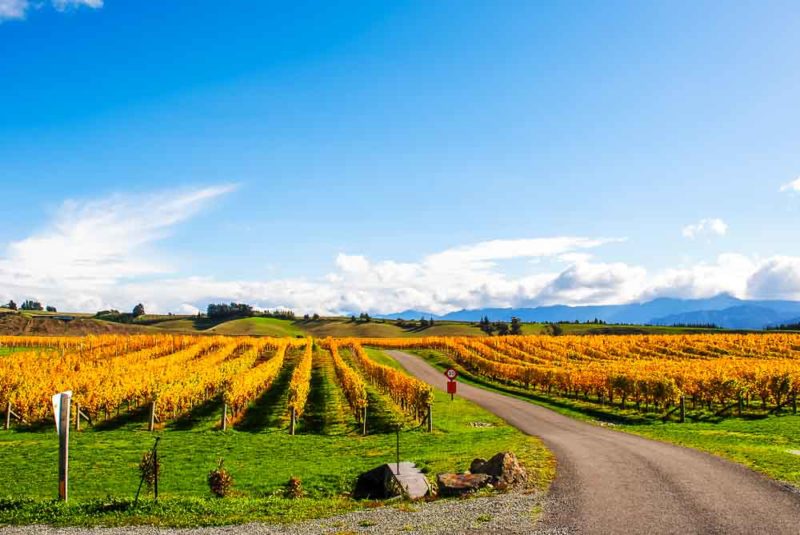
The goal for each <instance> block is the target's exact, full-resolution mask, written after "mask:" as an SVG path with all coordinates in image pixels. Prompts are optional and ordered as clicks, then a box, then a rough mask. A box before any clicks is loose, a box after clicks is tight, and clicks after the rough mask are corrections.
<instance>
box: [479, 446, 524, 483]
mask: <svg viewBox="0 0 800 535" xmlns="http://www.w3.org/2000/svg"><path fill="white" fill-rule="evenodd" d="M480 461H482V459H475V460H474V461H472V465H471V466H470V472H472V473H473V474H486V475H488V476H490V477H491V481H492V483H494V484H495V485H497V486H498V487H500V488H507V487H515V486H518V485H524V484H525V483H526V482H527V481H528V473H527V472H526V471H525V468H524V467H523V466H522V465H521V464H519V460H518V459H517V456H516V455H514V453H513V452H510V451H505V452H502V453H498V454H497V455H495V456H494V457H492V458H491V459H489V460H488V461H485V462H480Z"/></svg>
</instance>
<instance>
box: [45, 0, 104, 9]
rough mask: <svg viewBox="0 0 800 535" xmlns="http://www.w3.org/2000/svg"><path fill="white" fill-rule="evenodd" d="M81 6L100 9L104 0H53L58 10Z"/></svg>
mask: <svg viewBox="0 0 800 535" xmlns="http://www.w3.org/2000/svg"><path fill="white" fill-rule="evenodd" d="M81 6H86V7H90V8H92V9H99V8H101V7H103V0H53V7H54V8H56V9H57V10H58V11H64V10H66V9H69V8H72V7H81Z"/></svg>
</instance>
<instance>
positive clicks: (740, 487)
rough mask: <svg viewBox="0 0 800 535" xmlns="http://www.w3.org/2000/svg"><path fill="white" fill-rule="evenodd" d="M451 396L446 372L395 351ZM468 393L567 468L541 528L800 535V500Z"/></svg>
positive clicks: (640, 442) (770, 486) (660, 448)
mask: <svg viewBox="0 0 800 535" xmlns="http://www.w3.org/2000/svg"><path fill="white" fill-rule="evenodd" d="M388 353H389V354H390V355H391V356H392V357H394V358H395V359H397V361H398V362H400V364H401V365H402V366H403V367H404V368H405V369H406V370H407V371H408V372H409V373H411V374H413V375H415V376H417V377H418V378H420V379H422V380H423V381H425V382H427V383H429V384H430V385H432V386H435V387H437V388H441V389H444V388H445V383H446V379H445V377H444V375H443V374H442V372H441V371H439V370H437V369H435V368H433V367H432V366H430V365H429V364H428V363H426V362H424V361H423V360H422V359H420V358H419V357H417V356H414V355H410V354H408V353H404V352H402V351H388ZM458 395H460V396H462V397H464V398H466V399H468V400H470V401H473V402H475V403H477V404H478V405H480V406H482V407H484V408H485V409H487V410H489V411H491V412H493V413H494V414H496V415H498V416H500V417H501V418H503V419H504V420H506V421H507V422H508V423H510V424H511V425H513V426H515V427H517V428H519V429H520V430H522V431H523V432H525V433H528V434H530V435H535V436H538V437H540V438H541V439H542V440H543V441H544V443H545V445H546V446H547V447H548V448H550V450H551V451H552V452H553V453H554V454H555V456H556V461H557V463H558V465H557V466H558V469H557V475H556V480H555V481H554V483H553V485H552V487H551V489H550V495H549V498H548V503H547V504H546V505H545V510H544V515H543V518H542V522H541V524H540V525H539V526H538V527H539V528H540V529H543V530H548V531H553V532H570V533H613V534H618V533H637V534H639V533H650V534H660V533H681V534H686V533H703V534H705V533H721V534H722V533H724V534H740V533H741V534H748V535H749V534H761V533H763V534H770V535H779V534H784V533H785V534H790V533H791V534H798V533H800V494H798V493H797V492H796V491H794V490H793V489H791V488H789V487H787V486H783V485H781V484H779V483H776V482H774V481H772V480H769V479H768V478H766V477H763V476H761V475H759V474H757V473H755V472H753V471H751V470H749V469H747V468H745V467H743V466H740V465H737V464H734V463H731V462H728V461H725V460H723V459H720V458H717V457H714V456H713V455H708V454H706V453H702V452H699V451H695V450H691V449H688V448H682V447H679V446H673V445H670V444H665V443H662V442H656V441H653V440H648V439H645V438H642V437H638V436H635V435H630V434H627V433H623V432H619V431H613V430H611V429H608V428H605V427H600V426H596V425H592V424H588V423H585V422H579V421H577V420H573V419H572V418H569V417H567V416H562V415H560V414H558V413H556V412H553V411H551V410H549V409H546V408H544V407H540V406H537V405H534V404H532V403H528V402H525V401H522V400H519V399H515V398H512V397H509V396H504V395H502V394H498V393H495V392H490V391H488V390H484V389H481V388H476V387H473V386H470V385H466V384H463V383H460V384H459V385H458Z"/></svg>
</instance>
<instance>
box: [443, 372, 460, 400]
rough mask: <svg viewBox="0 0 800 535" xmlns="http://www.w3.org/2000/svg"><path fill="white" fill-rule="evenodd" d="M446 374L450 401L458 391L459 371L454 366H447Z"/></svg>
mask: <svg viewBox="0 0 800 535" xmlns="http://www.w3.org/2000/svg"><path fill="white" fill-rule="evenodd" d="M444 375H445V377H447V393H448V394H450V401H453V396H454V395H455V393H456V377H458V372H457V371H456V370H454V369H453V368H447V370H446V371H445V372H444Z"/></svg>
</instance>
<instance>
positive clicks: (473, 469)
mask: <svg viewBox="0 0 800 535" xmlns="http://www.w3.org/2000/svg"><path fill="white" fill-rule="evenodd" d="M484 464H486V459H481V458H480V457H479V458H477V459H473V460H472V464H470V465H469V472H470V473H471V474H477V473H479V472H480V469H481V466H483V465H484Z"/></svg>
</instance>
